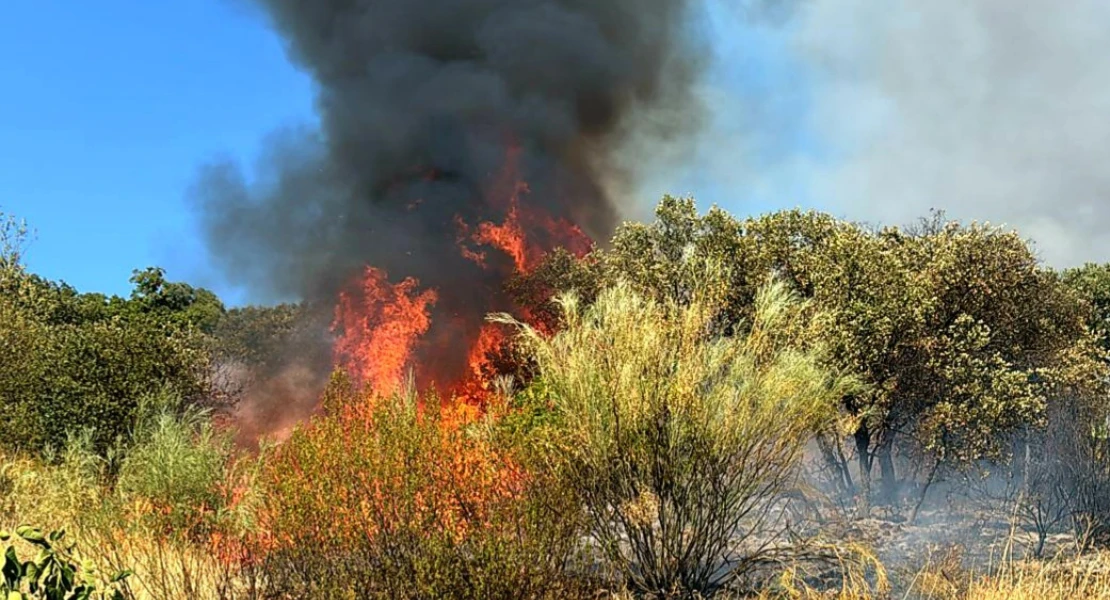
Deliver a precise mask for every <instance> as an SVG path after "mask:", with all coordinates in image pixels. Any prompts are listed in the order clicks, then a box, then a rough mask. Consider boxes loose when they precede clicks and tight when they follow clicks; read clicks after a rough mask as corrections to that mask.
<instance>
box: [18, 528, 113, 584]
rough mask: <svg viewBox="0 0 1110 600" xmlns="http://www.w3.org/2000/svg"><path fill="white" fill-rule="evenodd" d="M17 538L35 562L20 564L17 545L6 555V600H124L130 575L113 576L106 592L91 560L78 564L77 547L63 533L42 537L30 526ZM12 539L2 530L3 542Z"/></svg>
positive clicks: (21, 531) (40, 533) (19, 529)
mask: <svg viewBox="0 0 1110 600" xmlns="http://www.w3.org/2000/svg"><path fill="white" fill-rule="evenodd" d="M16 537H17V538H18V539H19V540H21V541H23V542H24V543H25V544H26V545H28V546H30V547H32V548H33V549H34V550H35V551H36V555H35V558H34V559H33V560H27V561H21V560H20V558H19V552H18V551H17V549H16V546H15V545H14V544H10V545H8V546H7V548H6V549H5V552H4V563H3V568H2V569H0V574H2V575H3V581H2V582H0V593H3V594H4V597H5V598H6V599H7V600H40V599H41V600H91V599H94V598H95V599H98V600H99V599H104V600H108V599H110V600H123V598H124V592H123V589H124V588H123V583H124V581H125V580H126V579H127V577H128V576H129V575H130V573H129V572H127V571H123V572H121V573H118V574H116V575H114V576H113V577H111V579H110V580H109V581H108V586H107V587H106V588H105V589H104V590H100V589H98V587H99V583H100V581H99V574H98V573H97V571H96V568H95V566H94V565H93V564H92V563H91V562H89V561H79V560H78V559H77V557H76V556H75V554H74V545H73V544H68V543H66V540H65V532H64V531H61V530H59V531H53V532H50V533H49V534H45V535H44V534H43V533H42V531H40V530H38V529H35V528H33V527H29V526H26V525H25V526H21V527H20V528H18V529H17V530H16ZM11 539H12V536H11V535H10V534H9V533H7V532H4V531H0V542H8V541H9V540H11Z"/></svg>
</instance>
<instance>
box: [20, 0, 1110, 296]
mask: <svg viewBox="0 0 1110 600" xmlns="http://www.w3.org/2000/svg"><path fill="white" fill-rule="evenodd" d="M246 4H247V3H245V2H235V1H230V0H191V1H189V2H175V3H150V2H141V1H139V0H104V1H103V2H97V3H73V2H63V1H62V0H11V1H10V2H8V3H6V6H5V9H6V10H5V16H4V18H2V19H0V53H2V55H3V56H5V57H7V58H8V60H7V61H6V62H5V66H4V68H3V69H0V82H2V83H0V85H2V86H3V92H4V93H2V94H0V210H3V211H6V212H10V213H15V214H17V215H19V216H21V217H25V218H26V219H28V220H29V221H30V222H31V224H32V226H33V227H34V228H35V229H36V230H37V232H38V235H37V240H36V241H35V243H34V245H33V246H32V247H31V248H30V250H29V252H28V254H27V260H28V263H29V265H30V267H31V268H32V269H33V270H35V271H38V272H41V273H42V274H43V275H44V276H47V277H50V278H59V279H64V280H66V281H68V282H69V283H71V284H73V285H75V286H77V287H78V288H79V289H85V290H94V291H104V292H115V293H123V292H125V291H126V290H127V289H128V287H129V284H128V276H129V275H130V273H131V270H132V269H135V268H143V267H146V266H149V265H155V264H157V265H161V266H164V267H166V268H167V269H168V270H169V273H170V276H171V277H172V278H174V279H188V280H190V281H196V282H197V283H199V284H201V285H211V286H213V287H215V288H216V289H217V290H218V291H220V292H221V293H223V292H225V291H227V292H230V290H222V289H220V287H219V283H218V282H217V281H215V280H214V279H213V278H212V277H211V275H210V274H209V273H208V272H207V269H206V268H205V265H206V260H205V258H204V253H203V248H202V246H201V244H200V242H199V240H198V236H197V234H196V231H195V223H194V218H193V215H192V214H191V213H190V211H189V209H188V206H187V202H186V198H187V195H188V191H189V186H190V185H191V183H192V182H193V181H194V180H195V177H196V173H197V169H198V167H199V166H200V165H202V164H204V163H205V162H207V161H210V160H212V159H215V158H218V157H223V156H229V157H231V158H233V159H234V160H236V161H239V162H241V163H242V164H244V165H246V166H247V167H248V169H249V167H250V165H251V164H252V163H253V162H254V160H255V159H256V158H257V157H258V155H259V151H260V148H262V146H263V144H265V143H266V139H267V136H268V135H269V134H271V133H272V132H274V131H275V130H278V129H280V128H282V127H290V126H297V125H303V124H311V123H312V122H313V120H314V114H313V108H312V107H313V97H312V95H313V94H312V86H311V84H310V82H309V81H308V80H307V78H306V77H304V76H303V75H302V74H301V73H299V72H298V71H297V70H296V69H295V68H294V67H293V66H291V65H290V64H289V63H288V61H287V60H286V58H285V56H284V53H283V50H282V47H281V43H280V41H279V40H278V38H277V37H276V36H275V35H274V34H273V33H272V32H270V31H269V29H268V28H267V26H266V24H265V21H264V19H263V18H261V17H260V16H259V15H257V14H253V12H252V10H251V9H249V8H247V7H246ZM771 4H773V5H774V6H775V7H777V8H776V9H775V10H754V9H751V5H752V3H751V2H746V3H745V2H739V3H738V2H731V1H726V0H712V2H711V9H710V10H709V14H708V15H707V18H706V19H704V20H703V21H702V22H701V26H702V27H704V28H705V29H706V31H707V33H708V38H709V40H710V47H711V49H712V53H713V55H712V60H713V64H712V68H711V70H710V72H709V74H708V76H707V77H706V78H705V82H704V85H703V88H702V95H703V98H704V100H705V102H706V104H707V105H708V106H709V108H710V111H711V115H712V117H711V122H710V124H709V126H708V127H706V128H705V130H704V132H703V134H702V135H701V136H700V138H699V139H698V144H697V145H696V147H695V149H694V150H693V151H692V152H690V153H687V154H685V155H683V156H682V157H680V158H679V159H678V160H676V161H675V162H674V164H672V165H670V167H669V168H668V169H664V170H661V171H659V172H658V173H656V174H655V175H654V176H653V177H651V178H649V179H647V180H645V181H643V182H642V183H641V188H642V191H641V195H642V196H643V202H642V206H643V207H644V212H645V214H642V215H630V216H632V217H646V216H648V215H647V214H646V213H647V212H649V211H650V209H651V207H653V206H654V205H655V202H656V201H657V200H658V198H659V197H660V196H661V195H662V194H663V193H664V192H669V193H674V194H692V195H695V196H696V197H697V198H698V199H699V204H701V205H703V206H708V205H709V204H713V203H716V204H719V205H721V206H722V207H724V208H726V209H727V210H729V211H731V212H733V213H737V214H749V213H754V212H762V211H765V210H770V209H775V208H783V207H793V206H799V205H800V206H803V207H814V208H819V209H823V210H828V211H830V212H832V213H834V214H836V215H837V216H844V217H848V218H853V219H866V220H882V221H885V222H896V223H905V222H907V221H910V220H912V219H914V218H916V217H919V216H922V215H923V214H925V213H927V212H928V210H929V209H930V208H941V209H947V210H948V211H949V214H950V215H951V216H954V217H958V218H966V219H981V220H990V221H992V222H1006V223H1009V224H1012V225H1014V226H1017V227H1018V228H1019V230H1020V231H1021V232H1022V234H1023V235H1027V236H1031V237H1033V238H1035V239H1036V240H1037V241H1038V242H1039V243H1038V249H1039V251H1040V254H1041V256H1042V257H1043V258H1044V259H1045V260H1047V261H1048V262H1050V263H1052V264H1057V265H1060V266H1066V265H1070V264H1075V263H1078V262H1082V261H1083V260H1087V259H1090V260H1106V259H1108V258H1110V237H1107V236H1106V235H1105V234H1103V233H1102V231H1101V230H1102V229H1103V228H1102V227H1101V225H1100V224H1101V223H1102V222H1103V220H1104V219H1103V217H1107V216H1110V212H1108V211H1110V209H1108V208H1107V206H1108V205H1110V202H1107V201H1105V200H1104V199H1103V198H1101V197H1100V194H1101V193H1103V190H1106V189H1108V188H1110V171H1107V170H1106V169H1105V168H1104V167H1103V166H1102V165H1104V164H1106V163H1107V161H1106V160H1105V159H1106V158H1110V157H1108V156H1107V154H1108V153H1110V150H1107V149H1106V148H1105V142H1104V140H1105V139H1110V122H1107V121H1106V120H1105V119H1104V118H1103V115H1104V114H1105V108H1106V107H1107V106H1110V61H1107V60H1106V59H1105V58H1103V57H1105V56H1108V55H1110V52H1106V50H1110V30H1106V28H1104V27H1098V26H1097V25H1096V24H1099V23H1105V22H1106V18H1107V17H1110V5H1107V4H1106V3H1104V2H1102V1H1101V0H1078V1H1077V2H1075V3H1073V4H1071V5H1069V10H1067V11H1060V10H1057V9H1056V8H1054V6H1053V3H1052V2H1050V1H1049V0H1031V1H1029V2H1023V3H1020V6H1018V5H1011V4H1010V3H1005V6H1007V9H1006V10H1000V9H995V8H992V7H993V6H1002V4H997V3H980V4H966V3H964V2H962V1H960V0H940V1H937V2H932V3H929V6H928V7H927V9H921V8H920V5H919V4H917V3H914V2H911V1H910V0H897V1H894V2H892V3H884V4H882V5H881V8H879V6H880V5H875V4H873V3H869V2H865V1H863V0H810V1H809V2H803V3H800V4H798V5H797V6H791V5H790V2H789V0H776V1H774V2H771ZM914 7H917V8H914ZM231 300H232V302H233V303H234V302H235V300H236V299H235V298H234V297H232V298H231Z"/></svg>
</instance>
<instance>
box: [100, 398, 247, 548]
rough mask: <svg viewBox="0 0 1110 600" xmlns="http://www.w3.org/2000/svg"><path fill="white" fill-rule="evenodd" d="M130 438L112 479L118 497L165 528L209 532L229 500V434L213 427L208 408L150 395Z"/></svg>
mask: <svg viewBox="0 0 1110 600" xmlns="http://www.w3.org/2000/svg"><path fill="white" fill-rule="evenodd" d="M132 438H133V442H132V446H131V447H130V448H128V449H127V451H126V454H125V456H124V458H123V459H122V462H121V464H120V469H119V476H118V479H117V481H116V491H117V492H118V494H119V495H120V498H121V499H122V500H124V501H125V503H128V504H129V505H130V506H131V507H132V508H133V509H136V508H137V509H138V510H137V511H135V510H132V512H133V513H134V515H135V516H136V517H137V518H145V519H147V520H148V521H150V524H152V525H155V526H156V527H158V528H161V529H163V530H164V531H174V532H179V533H187V534H188V535H191V536H198V535H206V534H207V533H209V532H210V531H211V530H212V528H213V527H214V526H215V525H216V523H215V519H216V518H217V517H219V516H220V515H221V513H222V512H224V511H226V510H227V509H228V508H229V505H230V502H231V498H230V495H229V492H230V490H229V489H228V484H230V483H231V482H232V481H233V479H234V477H233V475H232V470H233V469H234V467H235V466H236V465H235V456H234V446H233V441H232V437H231V435H230V434H228V433H226V432H218V431H216V430H215V429H214V428H213V426H212V423H211V420H210V415H209V413H208V412H207V411H205V410H202V409H197V408H194V407H182V406H181V403H180V401H175V400H174V399H173V398H172V397H168V398H167V397H162V398H157V399H154V400H152V401H150V403H149V404H148V406H147V408H146V410H145V413H144V414H142V415H141V416H140V418H139V422H138V425H137V426H136V429H135V431H134V432H133V434H132Z"/></svg>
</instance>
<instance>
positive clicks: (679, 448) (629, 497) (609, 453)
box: [499, 277, 848, 593]
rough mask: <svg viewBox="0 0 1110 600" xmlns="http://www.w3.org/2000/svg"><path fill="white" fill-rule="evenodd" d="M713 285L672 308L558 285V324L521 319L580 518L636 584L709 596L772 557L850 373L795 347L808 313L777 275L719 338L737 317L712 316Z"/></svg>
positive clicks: (623, 293) (629, 294) (625, 291)
mask: <svg viewBox="0 0 1110 600" xmlns="http://www.w3.org/2000/svg"><path fill="white" fill-rule="evenodd" d="M705 280H706V281H714V280H719V279H716V278H713V277H707V278H706V279H705ZM711 293H712V290H708V289H706V288H704V287H703V288H702V289H699V290H696V293H695V297H694V300H693V301H692V302H691V303H690V304H689V305H687V306H679V305H677V304H675V303H673V302H668V301H655V300H649V299H645V298H643V297H641V296H639V295H637V294H636V293H634V292H633V291H631V289H630V288H629V287H628V286H626V285H624V284H620V285H617V286H615V287H613V288H611V289H608V290H605V291H603V292H602V293H601V294H600V296H599V297H598V298H597V300H596V302H595V303H594V304H593V305H592V306H590V307H589V308H588V309H586V310H582V309H580V307H579V304H578V302H577V301H576V299H575V298H574V297H573V296H564V297H562V299H561V304H562V306H563V309H564V312H565V325H566V327H565V329H564V330H563V331H562V332H560V333H559V334H557V335H555V336H554V337H551V338H547V337H545V336H544V335H542V334H541V333H539V332H537V331H535V330H533V329H531V328H528V327H527V326H524V325H520V326H521V327H522V329H523V331H524V334H523V335H524V336H525V338H526V341H527V343H528V345H529V346H530V347H531V348H532V350H533V351H534V352H535V354H536V359H537V362H538V365H539V368H540V373H541V375H540V376H541V378H542V381H543V383H544V385H546V386H547V390H548V393H549V396H550V398H551V400H552V402H553V404H554V408H555V410H556V412H557V415H558V419H559V421H560V422H561V426H562V427H563V435H564V436H565V440H566V443H565V444H564V445H563V447H562V448H563V450H564V451H565V453H566V462H565V465H564V466H565V469H566V471H565V476H566V477H567V480H568V481H569V482H572V484H573V485H575V486H576V487H577V491H578V492H579V493H580V495H581V499H582V501H583V503H584V505H585V507H586V510H587V513H588V520H589V526H590V531H591V533H592V535H593V537H594V539H595V540H596V541H597V542H598V544H599V545H600V550H601V551H602V552H603V553H604V555H605V557H606V558H607V559H608V561H609V562H610V563H611V564H612V566H613V567H615V568H616V569H618V570H619V571H620V572H621V573H622V574H623V575H624V576H625V577H626V578H627V580H628V583H629V584H630V585H631V586H632V587H634V588H636V589H638V590H641V591H645V592H651V593H670V592H673V591H683V592H691V591H695V592H703V593H710V592H713V591H715V590H717V589H719V588H721V587H722V586H724V585H726V584H728V583H730V582H732V581H734V580H735V579H736V578H738V577H739V576H741V575H745V574H748V573H750V571H751V570H752V569H753V568H754V567H755V566H756V565H757V564H758V563H759V561H760V560H762V559H764V558H767V557H769V556H770V554H771V553H772V550H771V546H770V544H771V543H772V540H773V535H772V534H773V533H774V532H773V530H772V529H773V524H774V519H773V518H772V510H773V508H774V506H775V504H776V500H777V499H778V498H779V496H780V493H782V492H784V491H787V489H788V488H789V487H790V486H791V485H792V483H793V482H794V478H795V474H796V469H795V467H796V464H797V462H798V460H799V458H800V457H801V454H802V451H803V446H804V445H805V444H806V442H807V440H809V439H810V437H811V433H812V432H813V431H814V430H815V429H817V428H818V427H820V426H821V425H822V424H824V423H826V422H827V421H828V419H830V417H831V416H833V415H834V414H835V409H834V406H835V398H837V397H838V394H839V393H843V391H844V390H843V389H838V388H843V387H844V386H846V385H847V383H848V382H847V381H845V380H840V379H837V378H834V377H832V376H831V375H830V374H829V373H827V372H826V371H825V370H824V369H822V367H821V366H820V360H821V358H822V356H821V354H820V352H819V351H817V350H814V349H808V350H807V349H800V348H794V347H791V344H790V343H789V342H790V341H791V338H792V337H794V336H796V335H800V334H801V333H803V329H802V327H804V326H805V323H806V320H805V319H804V318H802V316H801V315H802V311H801V310H800V309H801V308H802V305H801V304H800V303H798V302H796V301H795V300H794V299H792V297H791V295H790V294H789V293H788V291H787V290H786V289H785V288H784V287H783V285H781V284H778V283H776V284H773V285H771V286H769V287H767V288H766V289H764V290H763V291H762V292H761V293H760V295H759V298H758V300H757V305H756V311H755V313H756V314H755V317H754V320H753V321H752V323H751V325H750V327H749V328H748V329H747V333H745V334H742V335H736V336H730V337H724V336H720V335H715V333H719V331H720V329H718V328H720V327H729V328H734V327H733V326H734V325H735V324H732V323H720V321H719V319H718V318H717V317H719V314H720V311H719V310H718V309H717V305H716V304H715V303H714V300H713V297H712V295H711ZM499 320H502V321H505V320H509V319H507V317H502V318H499Z"/></svg>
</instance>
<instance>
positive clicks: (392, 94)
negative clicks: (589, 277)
mask: <svg viewBox="0 0 1110 600" xmlns="http://www.w3.org/2000/svg"><path fill="white" fill-rule="evenodd" d="M254 1H255V3H256V4H258V5H259V7H260V8H262V9H263V10H264V12H265V13H266V14H267V15H268V17H269V18H270V19H271V21H272V23H273V26H274V27H275V28H276V29H277V30H278V31H279V32H280V34H281V35H282V36H283V37H284V39H285V40H286V43H287V48H288V53H289V56H290V57H291V59H292V60H293V61H295V62H296V64H298V65H299V66H300V67H302V68H303V69H305V70H306V71H307V72H308V73H309V74H310V75H311V77H312V78H313V79H314V81H315V83H316V84H317V89H318V100H317V107H318V113H319V116H320V128H319V131H287V132H282V133H280V134H278V135H275V136H274V138H273V139H272V143H271V144H270V149H269V151H268V156H267V157H266V160H265V161H264V166H263V167H262V169H261V172H260V173H259V174H258V176H257V178H256V179H255V180H253V181H252V180H248V178H246V177H245V176H244V175H243V174H242V173H241V171H240V170H239V168H238V167H237V166H235V165H232V164H218V165H213V166H211V167H209V168H207V169H206V170H205V171H204V172H203V174H202V176H201V178H200V181H199V184H198V186H197V190H196V191H197V193H196V197H197V201H198V205H199V207H200V210H201V215H202V223H203V225H204V228H205V231H206V237H207V243H208V247H209V250H210V252H211V254H212V256H213V258H214V260H215V261H216V263H217V264H218V265H219V266H220V267H221V269H222V270H223V271H224V272H225V273H226V274H227V275H228V276H229V277H230V278H231V279H232V281H233V282H238V283H241V284H245V285H246V286H247V287H248V288H249V289H251V290H252V291H253V292H254V293H255V295H256V296H257V295H259V294H264V295H269V296H271V297H284V298H288V297H297V298H300V299H304V300H306V301H308V302H310V303H313V302H319V303H320V305H321V306H322V307H327V308H329V309H330V307H331V306H332V305H334V301H335V297H336V294H337V293H338V292H339V291H340V290H341V289H342V288H343V286H345V285H349V283H350V281H351V278H352V277H354V276H355V275H356V274H357V273H358V272H359V271H360V269H362V268H363V267H364V266H366V265H373V266H375V267H379V268H382V269H384V270H385V271H386V272H388V274H389V276H390V278H391V279H392V280H393V281H395V282H396V281H400V280H401V279H403V278H404V277H410V276H411V277H415V278H417V279H418V280H419V281H420V283H421V285H422V286H423V287H430V288H436V289H437V290H438V291H439V296H440V299H439V302H438V303H437V304H436V308H435V314H434V315H433V328H436V327H439V328H440V331H439V332H438V334H437V332H436V330H435V329H433V331H432V332H431V336H430V337H431V338H434V339H444V338H445V337H446V338H458V339H466V338H468V337H472V334H473V327H475V326H477V324H480V322H481V316H482V315H484V314H485V313H486V312H489V311H492V310H504V309H506V308H507V306H506V305H505V304H506V301H505V300H504V298H503V296H502V292H501V289H500V286H501V283H502V281H503V279H504V274H505V269H504V268H503V267H504V265H500V266H501V267H502V268H492V269H483V268H481V267H479V266H478V265H477V264H476V263H475V262H474V261H472V260H469V259H467V258H466V257H464V256H463V255H462V253H460V251H459V245H458V237H459V233H458V231H459V230H458V226H457V221H458V220H459V219H461V220H462V221H463V222H465V223H468V224H471V225H473V224H476V223H479V222H483V221H492V222H501V221H502V220H504V216H505V215H504V206H503V204H501V203H499V202H496V201H491V197H492V196H495V195H496V190H495V189H493V186H494V183H495V182H496V180H497V174H498V173H499V171H500V170H501V169H502V168H503V166H504V164H505V161H506V151H507V149H508V148H510V147H513V148H519V151H520V171H521V175H522V177H523V179H525V180H526V181H527V182H528V184H529V186H530V193H528V194H527V195H526V196H524V197H522V198H521V203H522V204H524V205H527V206H528V207H531V208H535V209H542V211H543V212H545V213H547V214H549V215H550V216H551V217H553V218H555V219H565V220H567V221H570V222H573V223H575V224H577V225H578V226H579V227H581V229H582V230H583V231H584V232H585V233H586V234H587V235H588V236H590V237H591V238H593V239H595V240H602V239H604V238H606V237H607V236H608V235H609V234H610V233H611V231H612V229H613V228H614V226H615V225H616V222H617V219H618V216H619V215H620V213H621V201H620V200H619V198H620V197H621V196H622V191H624V190H628V189H630V186H629V183H630V182H631V181H633V180H634V178H635V177H636V173H635V172H634V171H635V169H632V168H629V167H628V164H629V161H628V160H618V158H619V155H620V153H621V151H622V150H624V149H626V145H627V142H628V141H629V140H633V139H634V140H636V142H637V144H641V143H643V142H644V141H645V140H646V139H648V138H652V139H654V140H655V141H659V140H660V139H665V140H667V141H668V143H675V142H678V141H681V139H683V137H684V136H685V134H687V133H690V132H691V130H692V129H693V128H694V127H695V126H696V125H697V122H698V120H699V118H698V117H699V111H698V109H697V104H698V103H697V102H696V99H695V95H694V93H693V90H694V84H695V82H696V79H697V75H698V73H699V71H700V68H701V66H702V64H701V62H702V61H701V60H700V57H701V56H702V54H703V53H702V49H701V48H700V37H699V35H698V27H697V24H698V18H699V14H697V13H698V11H697V10H696V9H698V8H700V6H698V5H697V2H696V0H254ZM645 132H646V135H645ZM636 155H637V156H639V153H636ZM618 165H621V166H620V167H618ZM641 167H642V168H648V165H647V164H643V165H641ZM527 233H528V235H529V236H530V237H533V238H534V239H537V240H540V243H541V245H554V243H555V242H554V241H551V242H546V243H545V242H544V241H543V235H544V232H542V231H529V232H527ZM490 254H491V255H493V254H496V253H495V252H490ZM491 260H504V261H507V260H508V258H507V256H506V257H502V259H498V258H497V257H496V256H495V257H493V258H492V259H491ZM437 317H438V318H437ZM445 317H449V318H445ZM460 317H461V319H460ZM460 320H461V321H463V322H466V323H470V324H469V325H467V326H466V327H464V329H465V331H462V332H454V331H453V332H445V331H444V330H443V329H442V328H443V327H445V326H446V325H443V323H446V322H447V321H451V322H459V321H460Z"/></svg>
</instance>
